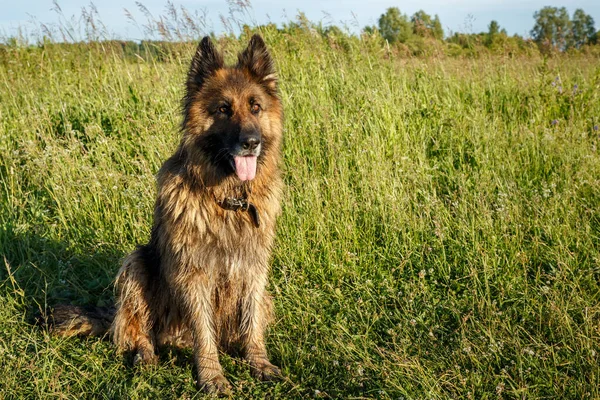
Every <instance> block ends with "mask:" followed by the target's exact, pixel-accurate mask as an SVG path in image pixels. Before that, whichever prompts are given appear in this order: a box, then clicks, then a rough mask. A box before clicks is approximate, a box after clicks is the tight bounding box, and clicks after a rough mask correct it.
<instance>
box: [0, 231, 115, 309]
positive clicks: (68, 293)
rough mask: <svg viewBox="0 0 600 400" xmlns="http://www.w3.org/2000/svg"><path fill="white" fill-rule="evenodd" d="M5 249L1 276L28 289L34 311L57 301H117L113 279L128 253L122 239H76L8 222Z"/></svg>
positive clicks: (1, 237)
mask: <svg viewBox="0 0 600 400" xmlns="http://www.w3.org/2000/svg"><path fill="white" fill-rule="evenodd" d="M0 254H1V255H2V256H3V258H4V260H2V261H0V262H1V263H2V264H3V265H2V268H0V281H2V282H5V283H4V285H5V284H6V282H8V281H12V282H13V283H14V284H15V285H16V286H18V288H19V289H20V290H22V291H23V292H24V299H25V303H26V304H25V305H26V306H27V310H28V313H31V315H33V314H35V313H42V314H44V313H45V312H46V311H47V309H48V308H49V307H52V306H54V305H56V304H63V303H66V304H73V305H81V306H90V305H91V306H100V307H104V306H110V305H112V304H113V303H114V296H113V289H112V288H113V280H114V276H115V274H116V272H117V270H118V268H119V263H120V259H121V258H122V257H123V256H124V254H123V252H122V251H121V250H120V249H119V247H118V246H117V245H113V244H110V243H101V244H95V245H84V244H76V245H75V244H73V243H69V242H66V241H59V240H53V239H48V238H46V237H43V236H40V235H38V234H36V233H35V232H18V233H17V232H15V229H13V227H12V226H10V225H9V226H7V227H5V228H4V229H3V230H0ZM8 278H10V279H8ZM31 315H28V317H31Z"/></svg>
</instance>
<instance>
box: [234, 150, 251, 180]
mask: <svg viewBox="0 0 600 400" xmlns="http://www.w3.org/2000/svg"><path fill="white" fill-rule="evenodd" d="M233 159H234V160H235V173H236V174H237V176H238V178H240V180H241V181H249V180H252V179H254V177H255V176H256V156H246V157H239V156H238V157H233Z"/></svg>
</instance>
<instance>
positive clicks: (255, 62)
mask: <svg viewBox="0 0 600 400" xmlns="http://www.w3.org/2000/svg"><path fill="white" fill-rule="evenodd" d="M237 68H240V69H246V70H247V71H248V72H250V74H252V76H254V78H255V79H256V80H258V82H259V83H261V84H262V85H264V86H265V87H266V88H267V89H270V90H273V91H275V90H276V89H277V75H276V74H275V68H274V66H273V59H271V55H270V54H269V51H268V50H267V46H266V45H265V42H264V41H263V39H262V38H261V37H260V35H257V34H255V35H253V36H252V38H251V39H250V42H248V47H247V48H246V50H244V51H243V52H242V53H240V55H239V56H238V64H237Z"/></svg>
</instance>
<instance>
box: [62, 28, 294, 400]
mask: <svg viewBox="0 0 600 400" xmlns="http://www.w3.org/2000/svg"><path fill="white" fill-rule="evenodd" d="M282 120H283V113H282V106H281V101H280V99H279V96H278V89H277V78H276V75H275V72H274V68H273V61H272V59H271V56H270V55H269V52H268V50H267V48H266V46H265V43H264V42H263V40H262V38H261V37H260V36H258V35H254V36H253V37H252V38H251V39H250V42H249V44H248V47H247V48H246V49H245V50H244V51H243V52H242V53H241V54H239V56H238V62H237V65H235V66H233V67H227V66H225V65H224V63H223V57H222V55H221V54H220V53H219V52H218V51H217V50H216V49H215V47H214V45H213V43H212V42H211V40H210V38H209V37H205V38H204V39H202V41H201V42H200V44H199V45H198V48H197V50H196V53H195V54H194V57H193V59H192V63H191V66H190V69H189V72H188V74H187V82H186V93H185V97H184V99H183V124H182V131H183V137H182V139H181V142H180V144H179V147H178V149H177V151H176V152H175V154H173V155H172V156H171V158H169V159H168V160H167V161H166V162H165V163H164V164H163V165H162V167H161V169H160V171H159V173H158V195H157V200H156V205H155V209H154V226H153V228H152V234H151V238H150V241H149V243H148V244H146V245H143V246H140V247H138V248H137V250H135V251H134V252H133V253H131V254H130V255H129V256H127V257H126V258H125V260H124V263H123V265H122V267H121V269H120V271H119V273H118V275H117V278H116V296H117V303H116V309H115V310H114V311H113V312H110V311H106V310H103V311H102V310H89V309H87V310H86V309H83V308H81V307H73V306H59V307H57V308H56V309H55V310H54V314H53V320H54V322H53V327H52V329H53V330H54V332H56V333H59V334H62V335H86V334H102V333H104V332H105V331H106V330H107V328H108V327H109V326H110V332H111V334H112V338H113V340H114V342H115V344H116V345H117V346H118V348H119V349H120V350H123V351H131V352H133V353H134V354H135V356H134V363H154V362H156V361H157V355H156V350H157V346H161V345H176V346H192V347H193V353H194V361H195V364H196V367H197V384H198V387H199V388H201V389H203V390H205V391H207V392H211V393H228V392H229V390H230V384H229V383H228V381H227V379H226V378H225V376H224V375H223V369H222V368H221V365H220V363H219V353H218V352H219V349H222V350H224V351H228V352H241V353H242V354H243V355H244V357H245V358H246V360H247V362H248V363H249V365H250V368H251V371H252V373H253V375H254V376H255V377H257V378H260V379H263V380H272V379H275V378H279V377H280V371H279V369H278V368H277V367H276V366H274V365H273V364H271V363H270V362H269V359H268V358H267V350H266V347H265V339H264V336H265V328H266V326H267V324H268V322H269V320H270V316H271V308H272V304H271V298H270V296H269V294H268V293H267V292H266V288H265V286H266V284H267V276H268V272H269V257H270V252H271V247H272V245H273V239H274V237H275V220H276V218H277V215H278V214H279V212H280V206H279V199H280V196H281V192H282V180H281V176H280V172H279V164H280V159H281V142H282ZM90 311H92V312H90ZM107 320H112V323H111V324H107V323H106V321H107Z"/></svg>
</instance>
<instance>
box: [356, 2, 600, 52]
mask: <svg viewBox="0 0 600 400" xmlns="http://www.w3.org/2000/svg"><path fill="white" fill-rule="evenodd" d="M533 18H534V26H533V29H532V30H531V32H530V34H531V40H532V41H533V42H534V43H535V44H537V46H538V47H539V50H540V51H542V52H544V53H547V52H552V51H567V50H570V49H581V48H582V47H583V46H587V45H595V44H598V43H599V42H600V31H596V29H595V23H594V19H593V18H592V17H591V16H590V15H589V14H587V13H586V12H585V11H583V10H582V9H577V10H575V12H574V13H573V17H570V16H569V13H568V12H567V9H566V8H565V7H560V8H559V7H550V6H547V7H543V8H542V9H540V10H539V11H536V12H535V13H534V15H533ZM363 31H364V32H366V33H369V34H370V33H374V32H378V33H379V34H380V35H381V36H382V37H383V38H384V39H385V40H387V42H388V43H390V44H396V43H400V44H405V45H407V46H408V47H409V49H410V48H411V47H412V48H415V47H418V46H419V44H420V43H422V39H436V40H440V41H441V40H444V39H445V41H446V42H448V43H451V44H456V45H458V46H461V47H467V48H468V47H471V46H475V45H483V46H485V47H488V48H492V49H494V48H498V47H500V48H506V47H509V48H510V47H511V46H514V47H517V48H519V47H523V45H524V44H525V42H526V41H527V40H529V39H526V38H523V37H521V36H519V35H513V36H512V37H509V36H508V34H507V32H506V30H505V29H501V28H500V25H499V24H498V22H497V21H491V22H490V24H489V25H488V31H487V32H481V33H476V34H469V33H454V34H451V35H449V36H448V37H446V38H445V37H444V30H443V29H442V23H441V21H440V19H439V17H438V16H437V15H435V16H433V17H432V16H430V15H429V14H427V13H426V12H425V11H423V10H420V11H417V12H416V13H415V14H413V15H412V16H411V17H408V15H406V14H403V13H402V12H401V11H400V9H398V8H397V7H390V8H388V9H387V10H386V12H385V13H383V14H382V15H381V16H380V17H379V20H378V25H377V26H367V27H365V28H364V29H363Z"/></svg>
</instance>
